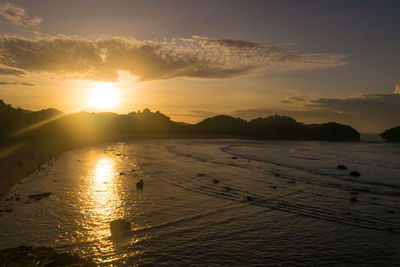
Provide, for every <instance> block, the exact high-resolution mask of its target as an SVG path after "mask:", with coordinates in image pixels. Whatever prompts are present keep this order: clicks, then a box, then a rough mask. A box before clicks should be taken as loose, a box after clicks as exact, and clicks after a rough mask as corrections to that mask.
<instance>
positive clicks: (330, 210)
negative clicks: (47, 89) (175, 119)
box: [0, 139, 400, 266]
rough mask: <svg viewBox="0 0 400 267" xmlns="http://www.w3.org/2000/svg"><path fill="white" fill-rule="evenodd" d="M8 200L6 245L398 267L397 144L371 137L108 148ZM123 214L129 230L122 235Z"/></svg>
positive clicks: (218, 260) (2, 241)
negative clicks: (115, 233)
mask: <svg viewBox="0 0 400 267" xmlns="http://www.w3.org/2000/svg"><path fill="white" fill-rule="evenodd" d="M338 164H343V165H346V166H347V167H348V170H338V169H337V168H336V166H337V165H338ZM353 170H354V171H358V172H360V173H361V176H360V177H352V176H349V175H348V174H349V172H350V171H353ZM140 179H142V180H144V188H143V190H138V189H137V188H136V182H137V181H139V180H140ZM44 192H51V195H50V196H49V197H47V198H43V199H41V200H34V199H31V198H29V195H32V194H40V193H44ZM15 195H17V196H18V198H19V201H16V200H15V197H13V196H15ZM9 198H13V199H12V200H5V199H4V200H3V201H2V202H0V208H2V209H12V210H13V211H12V212H9V213H6V212H2V213H0V248H7V247H14V246H19V245H30V246H51V247H55V248H56V249H57V250H58V251H67V252H74V253H77V254H79V255H81V256H85V257H92V258H94V260H95V261H96V262H97V263H99V264H101V265H109V264H117V265H121V266H122V265H126V266H135V265H138V266H142V265H169V266H177V265H178V266H182V265H193V266H196V265H199V266H209V265H226V266H254V265H260V266H266V265H273V266H287V265H308V266H310V265H311V266H315V265H340V266H349V265H353V266H371V265H375V266H396V265H397V266H399V265H400V145H399V144H386V143H382V142H379V141H370V139H369V141H366V142H360V143H330V142H293V141H290V142H289V141H249V140H145V141H143V140H142V141H132V142H126V143H112V144H105V145H100V146H95V147H88V148H83V149H79V150H74V151H70V152H67V153H65V154H63V155H61V156H60V157H58V158H56V159H54V160H53V161H51V162H48V163H46V164H45V165H44V166H43V167H42V168H41V169H40V170H37V171H36V172H35V173H33V174H31V175H29V176H27V177H26V178H24V179H23V180H22V182H21V183H19V184H17V185H16V186H15V187H14V188H13V191H12V192H10V194H9ZM351 198H356V199H357V201H356V202H352V201H350V199H351ZM117 218H125V219H126V220H128V221H130V222H131V223H132V230H131V231H130V232H128V233H126V234H125V235H122V236H119V237H117V238H115V237H111V236H110V230H109V223H110V221H112V220H114V219H117Z"/></svg>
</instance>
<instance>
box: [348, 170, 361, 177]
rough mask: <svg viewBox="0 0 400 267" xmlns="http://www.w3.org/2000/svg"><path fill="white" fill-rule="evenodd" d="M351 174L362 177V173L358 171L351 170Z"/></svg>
mask: <svg viewBox="0 0 400 267" xmlns="http://www.w3.org/2000/svg"><path fill="white" fill-rule="evenodd" d="M349 175H350V176H354V177H360V176H361V174H360V173H359V172H358V171H351V172H350V173H349Z"/></svg>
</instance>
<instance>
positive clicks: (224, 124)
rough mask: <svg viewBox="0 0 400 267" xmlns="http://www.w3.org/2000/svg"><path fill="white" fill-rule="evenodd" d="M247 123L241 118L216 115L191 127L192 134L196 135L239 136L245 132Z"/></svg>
mask: <svg viewBox="0 0 400 267" xmlns="http://www.w3.org/2000/svg"><path fill="white" fill-rule="evenodd" d="M246 124H247V122H246V121H245V120H243V119H241V118H233V117H230V116H227V115H218V116H215V117H212V118H207V119H205V120H203V121H201V122H199V123H197V124H196V125H194V126H193V127H192V129H193V130H192V132H193V133H198V134H235V135H236V134H239V135H242V134H243V133H244V131H245V127H246Z"/></svg>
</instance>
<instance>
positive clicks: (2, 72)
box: [0, 67, 25, 76]
mask: <svg viewBox="0 0 400 267" xmlns="http://www.w3.org/2000/svg"><path fill="white" fill-rule="evenodd" d="M22 74H25V72H24V71H22V70H16V69H9V68H2V67H0V75H14V76H21V75H22Z"/></svg>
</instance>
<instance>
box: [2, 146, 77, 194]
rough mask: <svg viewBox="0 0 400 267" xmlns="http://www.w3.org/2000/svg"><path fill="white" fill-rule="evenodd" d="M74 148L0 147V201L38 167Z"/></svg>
mask: <svg viewBox="0 0 400 267" xmlns="http://www.w3.org/2000/svg"><path fill="white" fill-rule="evenodd" d="M73 148H75V147H73V146H71V145H69V144H62V143H61V142H55V141H54V140H52V141H41V142H30V143H28V142H18V143H10V144H2V145H1V146H0V169H1V173H0V200H3V198H4V197H5V196H6V195H7V194H8V192H10V190H11V188H12V187H13V186H14V185H15V184H17V183H19V182H20V181H21V180H22V179H23V178H24V177H26V176H28V175H30V174H32V173H33V172H34V171H35V170H37V169H38V168H40V166H41V165H42V164H43V163H45V162H48V161H50V160H51V159H53V158H54V157H56V156H58V155H60V154H61V153H64V152H66V151H68V150H70V149H73Z"/></svg>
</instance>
